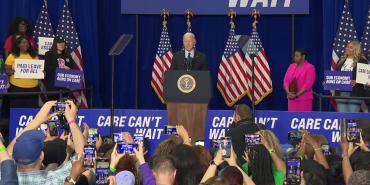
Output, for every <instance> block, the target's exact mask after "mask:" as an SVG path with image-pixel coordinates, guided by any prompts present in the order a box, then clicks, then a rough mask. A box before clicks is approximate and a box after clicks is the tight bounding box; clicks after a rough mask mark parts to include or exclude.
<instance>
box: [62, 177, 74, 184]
mask: <svg viewBox="0 0 370 185" xmlns="http://www.w3.org/2000/svg"><path fill="white" fill-rule="evenodd" d="M64 182H69V183H72V184H76V181H75V180H73V179H72V177H71V176H67V177H66V178H65V179H64Z"/></svg>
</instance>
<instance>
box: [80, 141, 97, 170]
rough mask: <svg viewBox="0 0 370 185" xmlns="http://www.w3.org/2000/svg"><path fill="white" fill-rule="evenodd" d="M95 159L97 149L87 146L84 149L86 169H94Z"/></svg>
mask: <svg viewBox="0 0 370 185" xmlns="http://www.w3.org/2000/svg"><path fill="white" fill-rule="evenodd" d="M95 157H96V156H95V147H94V146H92V145H86V146H85V147H84V161H83V165H84V167H86V168H93V167H94V164H95Z"/></svg>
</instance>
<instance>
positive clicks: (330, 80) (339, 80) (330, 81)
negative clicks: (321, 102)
mask: <svg viewBox="0 0 370 185" xmlns="http://www.w3.org/2000/svg"><path fill="white" fill-rule="evenodd" d="M324 76H325V78H324V84H323V85H324V90H339V91H352V84H351V80H352V71H329V70H326V71H324Z"/></svg>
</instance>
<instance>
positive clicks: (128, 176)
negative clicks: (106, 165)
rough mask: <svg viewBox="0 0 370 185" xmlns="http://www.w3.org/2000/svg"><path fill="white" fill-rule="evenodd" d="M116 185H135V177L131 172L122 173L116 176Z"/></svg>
mask: <svg viewBox="0 0 370 185" xmlns="http://www.w3.org/2000/svg"><path fill="white" fill-rule="evenodd" d="M116 183H117V184H124V185H135V175H134V174H133V173H132V172H130V171H121V172H119V173H117V175H116Z"/></svg>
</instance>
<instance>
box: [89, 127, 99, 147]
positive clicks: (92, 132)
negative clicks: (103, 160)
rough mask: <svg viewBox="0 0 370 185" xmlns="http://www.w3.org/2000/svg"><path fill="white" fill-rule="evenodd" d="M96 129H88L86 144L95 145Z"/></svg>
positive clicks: (96, 138)
mask: <svg viewBox="0 0 370 185" xmlns="http://www.w3.org/2000/svg"><path fill="white" fill-rule="evenodd" d="M98 137H99V136H98V129H97V128H90V129H89V136H88V137H87V144H89V145H95V144H96V141H97V140H98Z"/></svg>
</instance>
